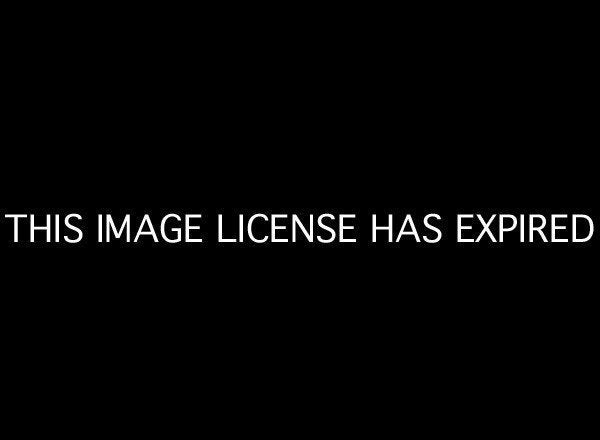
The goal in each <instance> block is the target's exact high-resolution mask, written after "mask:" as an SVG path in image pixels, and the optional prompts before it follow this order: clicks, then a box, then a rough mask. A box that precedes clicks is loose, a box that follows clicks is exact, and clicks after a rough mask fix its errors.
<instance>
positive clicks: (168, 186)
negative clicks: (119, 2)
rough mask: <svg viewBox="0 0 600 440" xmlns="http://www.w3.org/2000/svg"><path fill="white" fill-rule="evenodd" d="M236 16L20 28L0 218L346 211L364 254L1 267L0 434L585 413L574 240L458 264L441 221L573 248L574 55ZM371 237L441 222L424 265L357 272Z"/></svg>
mask: <svg viewBox="0 0 600 440" xmlns="http://www.w3.org/2000/svg"><path fill="white" fill-rule="evenodd" d="M52 12H57V11H52ZM153 12H157V11H153ZM163 12H164V11H163ZM247 12H248V14H247V13H246V12H240V11H239V10H237V9H236V11H233V10H232V11H228V12H227V13H225V14H224V15H223V14H221V15H216V14H215V13H214V12H212V11H211V12H207V11H204V12H195V13H193V14H190V15H188V14H186V13H184V12H183V11H180V12H177V13H175V15H173V16H171V15H170V14H169V15H167V14H166V13H165V15H164V16H163V14H162V12H161V14H159V15H160V18H156V16H155V15H152V17H150V16H147V15H146V13H145V12H144V13H141V12H140V11H137V12H136V13H133V14H127V15H126V14H125V13H124V12H122V13H119V14H114V16H112V15H111V16H110V17H107V18H102V19H100V18H99V17H100V15H97V14H100V12H97V13H96V12H95V13H94V14H92V15H85V19H83V18H82V16H78V18H77V19H75V18H74V19H66V22H65V23H63V22H62V21H57V20H50V19H48V16H46V17H45V16H44V14H43V13H41V14H40V16H36V17H35V19H34V18H33V15H36V14H34V13H33V12H32V11H30V12H28V14H26V15H25V16H23V17H24V19H25V20H24V21H19V23H18V24H16V25H15V26H14V29H10V30H8V31H7V39H6V44H5V52H4V55H3V66H4V67H3V70H4V72H3V73H4V74H5V79H4V80H3V85H4V87H3V96H4V99H3V110H4V111H3V124H2V125H3V133H4V136H3V137H4V142H3V156H4V158H3V160H2V173H1V176H2V177H1V179H2V201H1V202H2V205H1V206H2V213H3V214H4V213H5V212H31V213H42V212H43V213H67V212H79V213H83V214H86V215H87V216H89V215H92V214H94V213H96V212H105V211H107V210H110V211H113V212H124V211H131V212H151V213H153V214H155V215H158V214H160V213H163V212H169V211H175V212H179V213H186V212H190V213H202V214H204V215H205V216H206V217H208V218H210V217H211V216H214V215H215V214H216V213H217V212H222V211H229V212H237V211H239V210H243V211H246V212H252V211H256V212H288V213H292V212H294V213H319V212H325V211H328V212H334V213H335V212H356V213H359V215H361V243H360V244H359V245H348V246H342V245H338V246H331V247H326V248H323V247H321V248H317V247H291V246H285V245H283V246H275V245H273V246H268V247H262V248H252V247H244V248H234V249H232V248H227V249H225V248H218V247H216V246H214V245H210V244H207V245H206V246H199V247H175V248H164V247H158V248H154V247H152V246H138V247H129V248H128V247H126V246H124V247H117V248H115V247H111V248H102V247H98V246H95V245H94V244H93V243H88V244H83V245H81V246H76V247H63V246H54V247H53V246H39V247H35V248H31V247H27V246H23V247H20V246H10V245H9V243H8V242H7V240H4V242H3V245H2V254H3V257H5V258H3V263H2V264H3V270H2V273H3V278H4V282H3V284H4V285H5V286H6V287H5V288H3V289H2V291H3V295H2V301H3V303H4V304H3V307H2V311H3V314H4V315H5V319H3V324H4V327H5V331H4V338H3V339H4V341H5V347H6V348H5V355H6V356H5V358H6V362H5V365H7V366H8V367H9V370H10V373H9V374H8V375H7V376H6V382H7V384H8V385H9V386H10V388H11V389H13V388H14V389H15V393H14V394H11V396H14V397H11V404H10V408H11V412H12V413H13V414H15V415H20V416H23V414H31V410H32V409H34V408H35V409H38V410H40V411H39V412H40V413H41V414H45V415H46V417H47V418H45V419H44V420H47V421H46V422H44V423H49V424H52V425H57V426H63V423H67V424H71V423H73V420H74V419H77V420H78V421H83V422H88V423H86V425H87V426H88V427H89V426H99V427H107V426H109V425H112V422H113V421H123V420H128V421H131V420H133V421H134V425H136V426H138V427H148V426H150V427H152V428H153V429H158V426H157V425H160V426H163V427H165V428H166V429H167V430H168V431H171V430H174V429H176V428H180V427H181V426H183V425H184V424H183V422H184V421H191V422H192V423H193V424H201V426H198V427H200V428H202V427H203V426H204V425H203V423H205V420H207V419H208V420H210V421H212V422H213V423H214V422H216V423H217V424H218V425H219V426H221V427H222V429H225V430H230V429H239V428H242V429H251V428H255V427H256V428H261V429H266V428H269V429H273V428H274V427H275V426H276V425H278V424H279V423H281V422H283V423H282V424H283V426H284V427H285V428H286V429H287V430H286V431H282V432H288V431H290V430H291V431H295V430H298V429H306V430H308V432H314V431H313V430H312V429H313V428H312V427H313V426H315V422H317V423H318V422H323V421H328V422H330V423H329V426H330V428H329V429H331V430H332V431H331V432H337V430H340V429H344V428H350V429H357V430H358V429H359V428H363V429H365V430H366V431H365V432H372V431H373V430H375V429H383V428H384V427H386V426H387V425H388V424H389V423H391V424H392V426H395V427H396V428H399V427H400V428H401V427H403V426H407V427H408V425H404V424H403V423H405V422H401V421H402V420H407V419H408V420H410V421H412V422H413V423H416V424H418V425H420V426H421V427H422V428H423V429H426V430H431V429H440V428H441V429H455V428H460V429H465V428H467V427H469V428H471V429H473V428H474V427H475V425H477V424H478V423H481V422H483V425H484V426H485V427H486V428H487V429H488V430H490V429H491V430H497V429H507V430H509V432H512V431H510V430H511V429H512V428H511V427H512V426H514V423H515V422H522V421H525V420H528V421H532V420H533V421H534V423H532V424H531V426H532V428H533V429H540V427H548V426H551V427H553V428H556V429H557V428H558V426H557V425H559V424H560V425H561V426H563V427H566V428H568V429H573V424H572V423H573V419H572V418H571V416H572V415H573V414H576V415H577V417H578V418H579V420H580V421H581V420H583V419H584V418H585V417H586V414H588V411H589V409H586V408H587V405H586V403H585V402H586V396H589V395H590V394H591V393H592V390H593V389H595V388H594V385H593V381H592V375H591V372H592V371H593V369H594V366H595V365H596V364H595V363H594V362H592V359H593V356H592V355H593V348H594V347H593V341H594V339H595V338H596V336H597V327H598V326H597V322H596V320H595V314H596V310H597V304H596V301H595V299H594V297H593V295H594V293H595V290H597V289H596V287H595V284H594V283H593V281H595V279H594V269H595V266H596V262H597V253H596V247H597V238H595V239H594V242H593V243H590V244H587V245H560V244H559V245H552V246H544V245H541V246H522V245H521V246H518V245H515V244H508V245H506V246H486V245H482V246H460V245H458V244H456V243H455V242H454V241H455V240H454V238H455V236H454V225H453V218H454V216H455V215H456V214H457V213H460V212H477V213H487V214H490V213H512V214H518V213H530V212H531V213H545V214H549V213H585V214H588V215H592V216H593V217H594V218H595V220H596V221H597V212H598V211H597V208H596V207H595V205H596V203H595V200H596V199H595V195H594V193H593V188H594V187H595V186H596V184H595V180H596V179H595V178H594V177H595V174H594V161H593V159H592V154H593V152H592V147H593V146H594V145H596V144H597V135H596V133H595V130H594V128H595V121H596V118H597V108H596V107H595V102H596V101H597V85H596V84H595V82H594V81H593V78H595V77H597V69H596V68H595V66H594V65H593V54H594V52H593V49H594V47H593V46H592V44H591V43H592V40H591V39H589V38H590V36H589V35H588V33H591V32H592V29H591V28H589V27H588V26H587V25H586V24H585V23H584V22H583V21H582V19H581V18H580V17H575V18H569V17H567V16H566V15H565V16H563V17H561V19H560V20H559V21H556V19H553V20H550V19H549V18H543V17H542V16H541V15H540V14H539V13H536V14H532V15H527V17H526V18H524V17H525V13H524V11H521V13H520V14H516V15H514V16H513V15H510V14H509V16H506V15H504V14H500V11H496V12H494V13H487V12H483V11H481V13H480V15H477V13H476V12H475V11H469V14H466V11H445V12H441V11H427V12H425V13H420V14H416V13H414V12H412V11H404V12H397V11H395V12H393V13H392V12H385V11H380V12H376V13H374V14H371V13H369V14H367V13H366V11H353V12H354V14H351V15H347V14H346V13H344V14H338V13H332V14H328V15H327V17H326V18H325V14H324V11H321V13H319V14H308V16H307V15H306V14H303V13H301V11H295V12H293V13H284V12H283V11H281V12H280V13H276V12H275V11H272V10H270V11H269V13H268V14H267V13H266V12H265V11H262V12H261V11H255V10H253V11H247ZM305 12H306V11H305ZM338 12H339V11H338ZM446 12H448V13H449V12H453V13H454V15H446ZM538 12H539V11H538ZM69 13H70V14H73V13H74V12H73V11H70V12H69ZM250 13H253V14H251V15H249V14H250ZM75 14H76V13H75ZM278 14H280V15H278ZM470 14H474V15H470ZM184 16H185V18H184ZM69 17H70V15H69ZM102 17H104V15H102ZM257 17H259V18H260V19H259V18H257ZM517 17H518V18H517ZM63 18H65V16H64V15H63ZM375 212H376V213H380V214H387V213H395V214H405V213H413V214H423V213H428V212H438V213H440V214H441V215H443V217H444V219H445V220H446V221H447V225H448V227H447V228H445V229H444V233H445V238H444V241H443V243H441V244H440V245H438V246H420V247H417V246H413V245H411V244H410V243H407V244H406V245H401V246H394V247H377V248H376V247H374V246H371V245H369V244H368V238H369V234H368V229H367V228H366V225H368V223H364V221H365V220H368V218H369V215H370V214H371V213H375ZM363 229H366V232H365V231H363ZM3 233H5V231H3ZM4 237H6V235H4ZM54 411H56V412H58V413H61V414H63V416H62V417H54V416H52V414H53V412H54ZM36 413H38V412H36ZM40 417H41V416H40ZM173 417H174V418H173ZM40 420H41V419H40ZM92 423H93V424H92ZM578 425H579V423H578ZM48 426H50V425H48ZM133 429H139V428H135V427H134V428H133Z"/></svg>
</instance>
